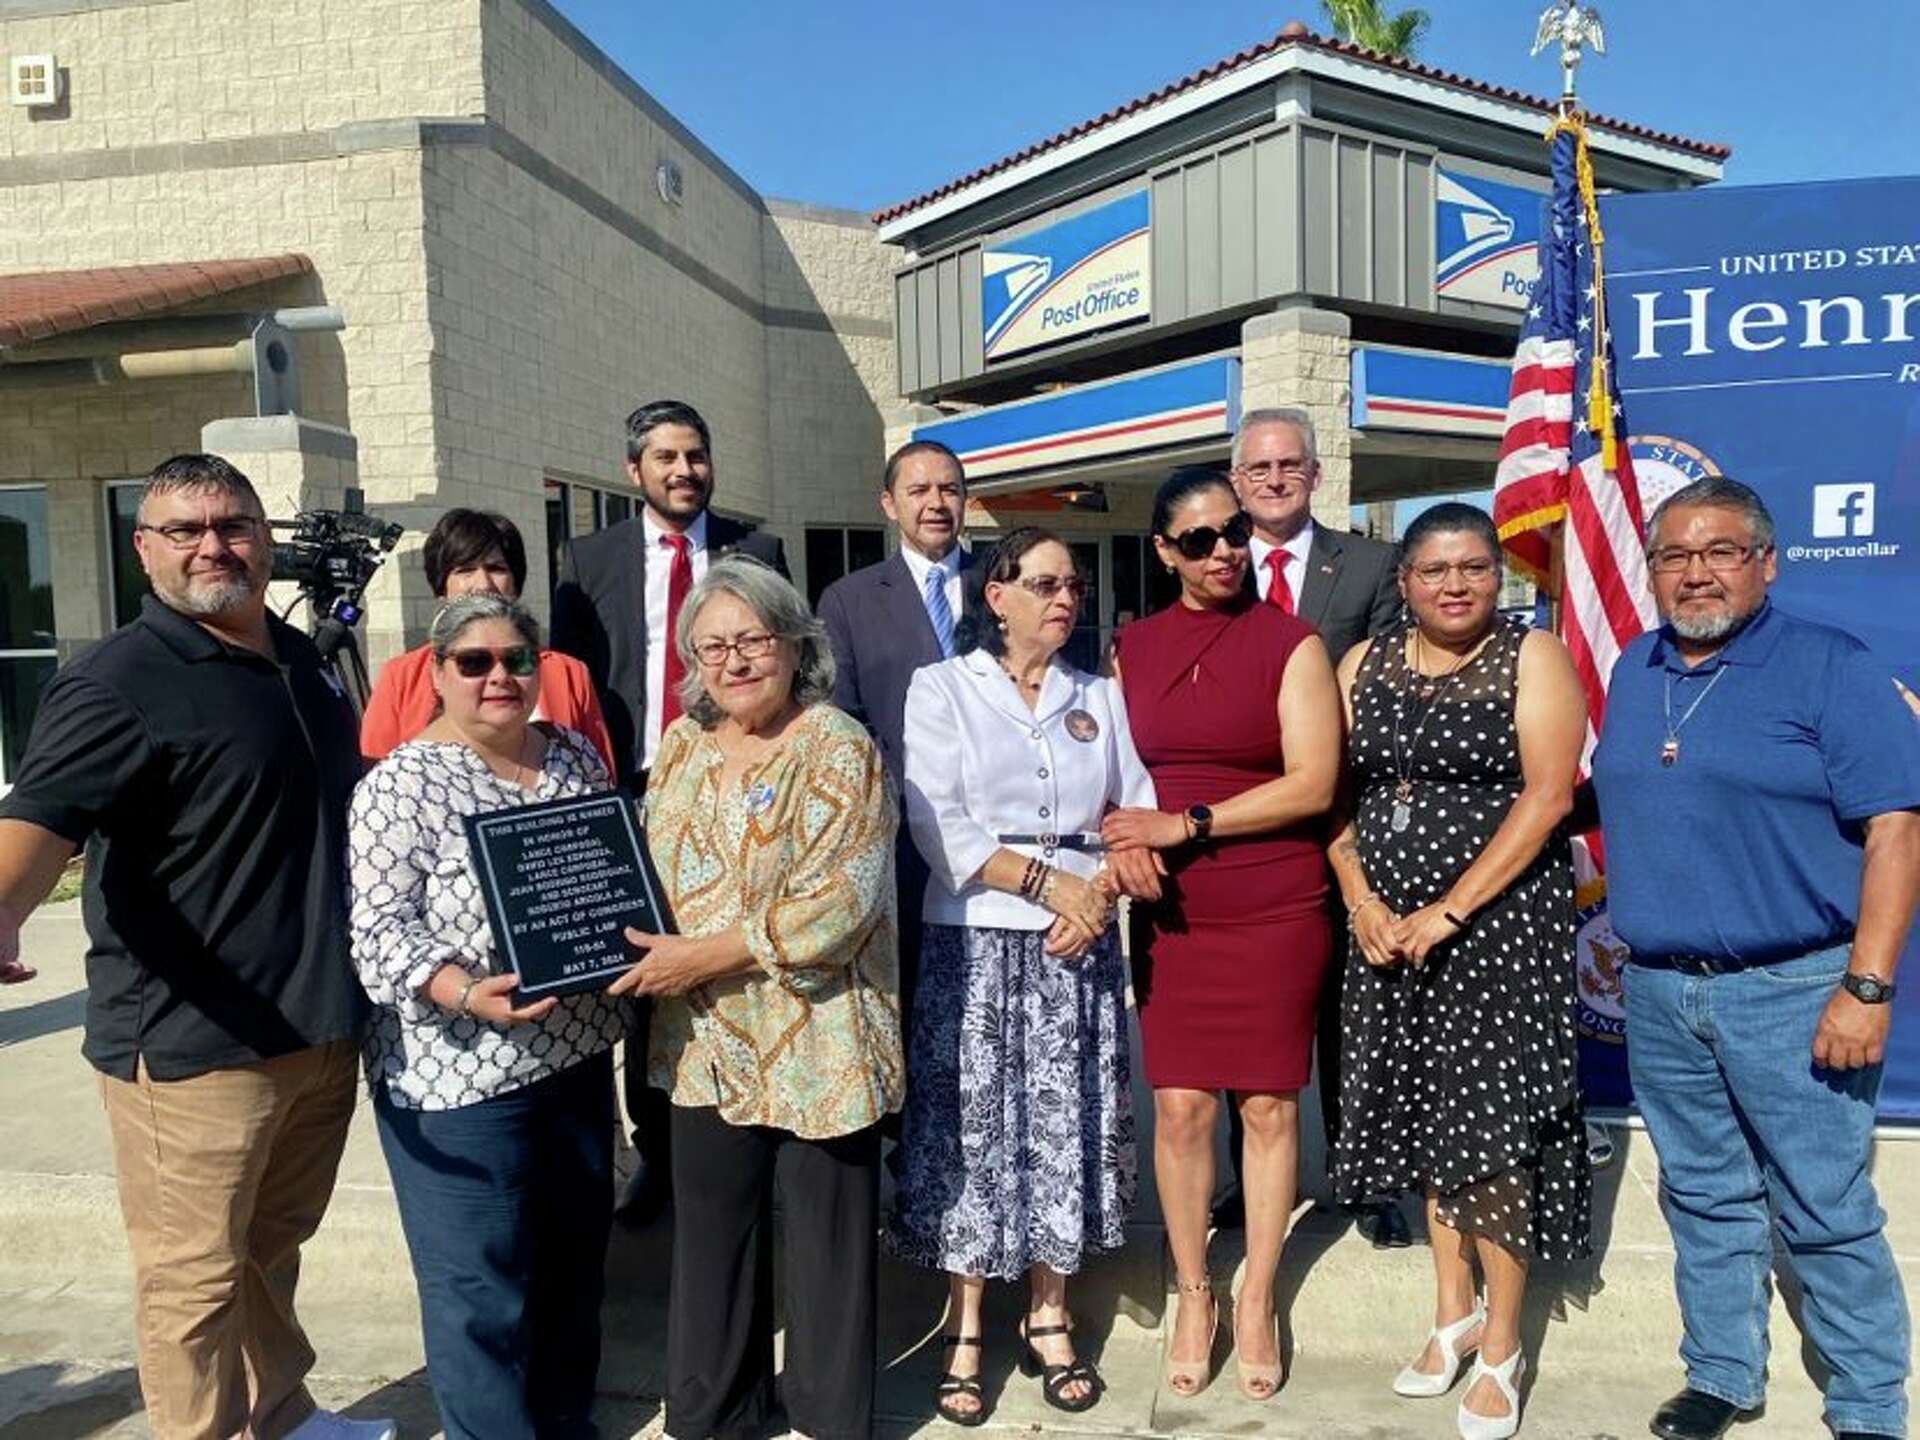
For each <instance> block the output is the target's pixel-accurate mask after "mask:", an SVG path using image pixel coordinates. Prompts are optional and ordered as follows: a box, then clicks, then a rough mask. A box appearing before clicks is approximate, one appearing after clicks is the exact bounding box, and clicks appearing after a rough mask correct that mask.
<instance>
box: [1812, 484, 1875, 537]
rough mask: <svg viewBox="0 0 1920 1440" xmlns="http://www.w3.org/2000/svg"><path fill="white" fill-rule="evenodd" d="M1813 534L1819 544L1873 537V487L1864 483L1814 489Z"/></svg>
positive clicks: (1821, 486) (1824, 486) (1817, 486)
mask: <svg viewBox="0 0 1920 1440" xmlns="http://www.w3.org/2000/svg"><path fill="white" fill-rule="evenodd" d="M1813 534H1814V538H1815V539H1816V540H1820V539H1828V538H1840V539H1851V538H1858V537H1862V536H1866V535H1871V534H1873V486H1871V485H1867V484H1860V483H1853V484H1846V485H1816V486H1814V487H1813Z"/></svg>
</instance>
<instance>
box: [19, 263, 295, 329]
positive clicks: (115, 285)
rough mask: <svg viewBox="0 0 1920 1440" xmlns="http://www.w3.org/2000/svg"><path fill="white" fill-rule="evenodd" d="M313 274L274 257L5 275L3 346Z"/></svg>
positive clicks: (130, 318)
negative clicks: (294, 276)
mask: <svg viewBox="0 0 1920 1440" xmlns="http://www.w3.org/2000/svg"><path fill="white" fill-rule="evenodd" d="M312 273H313V261H311V260H309V259H308V258H307V257H306V256H304V255H271V256H268V257H266V258H265V259H260V260H193V261H184V262H180V263H177V264H170V265H115V266H111V267H108V268H105V269H99V270H49V271H45V272H42V273H40V274H35V275H0V345H26V344H31V343H32V342H33V341H35V340H47V339H51V338H52V337H53V336H55V335H66V334H69V333H71V332H72V331H75V330H87V329H91V328H92V327H93V326H95V325H106V324H109V323H111V322H113V321H116V320H142V319H146V318H147V317H149V316H153V315H162V314H165V313H166V312H168V311H170V310H177V309H179V308H180V307H181V306H183V305H187V304H190V303H191V302H193V301H195V300H204V299H207V298H208V297H209V296H213V295H224V294H227V293H228V292H229V291H233V290H245V289H247V288H248V287H250V286H253V285H264V284H266V283H267V282H268V281H270V280H280V279H284V278H285V277H287V276H289V275H310V274H312Z"/></svg>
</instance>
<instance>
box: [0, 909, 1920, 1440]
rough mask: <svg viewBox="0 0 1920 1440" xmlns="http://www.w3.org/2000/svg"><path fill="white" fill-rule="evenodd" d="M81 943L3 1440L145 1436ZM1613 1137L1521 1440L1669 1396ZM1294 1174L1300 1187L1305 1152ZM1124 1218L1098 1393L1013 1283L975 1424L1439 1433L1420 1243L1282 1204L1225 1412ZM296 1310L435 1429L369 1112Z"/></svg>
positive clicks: (635, 1276) (909, 1392) (612, 1276)
mask: <svg viewBox="0 0 1920 1440" xmlns="http://www.w3.org/2000/svg"><path fill="white" fill-rule="evenodd" d="M83 948H84V941H83V938H82V934H81V928H80V920H79V912H78V906H77V905H74V904H66V905H60V906H55V907H51V908H49V909H48V910H45V911H43V912H42V913H41V914H40V915H38V916H36V917H35V919H34V920H33V921H32V922H31V923H30V925H29V926H28V931H27V937H26V950H27V957H28V959H29V960H30V961H31V962H32V963H34V964H36V965H38V966H39V967H40V970H41V975H40V978H39V979H38V980H37V981H34V982H32V983H31V984H28V985H22V986H11V987H7V988H5V989H0V1093H4V1095H5V1097H6V1115H5V1119H4V1121H0V1235H4V1236H5V1237H6V1239H5V1242H4V1246H0V1440H14V1437H33V1440H65V1437H79V1436H90V1435H111V1436H145V1435H146V1434H147V1433H148V1432H147V1429H146V1427H145V1425H144V1422H143V1421H142V1420H141V1418H140V1402H139V1392H138V1387H137V1384H136V1383H135V1379H134V1375H133V1370H132V1354H133V1345H132V1331H131V1298H130V1285H131V1282H130V1274H129V1269H128V1265H127V1259H126V1250H125V1243H124V1240H123V1238H122V1232H121V1222H120V1214H119V1207H118V1201H117V1199H116V1197H115V1192H114V1185H113V1174H112V1165H111V1152H110V1149H109V1145H108V1140H107V1131H106V1123H105V1119H104V1116H103V1115H102V1113H101V1109H100V1103H99V1099H98V1095H97V1091H96V1088H95V1083H94V1079H93V1074H92V1071H91V1070H90V1069H89V1068H88V1066H87V1065H86V1063H85V1062H84V1061H83V1060H82V1059H81V1058H80V1054H79V1042H80V1028H79V1027H80V1020H81V1004H82V998H83V993H82V988H81V968H80V956H81V953H82V951H83ZM1308 1128H1309V1130H1311V1128H1312V1127H1311V1126H1309V1127H1308ZM1621 1138H1622V1140H1623V1141H1624V1144H1623V1145H1622V1154H1621V1156H1620V1158H1619V1159H1618V1160H1616V1162H1615V1163H1614V1164H1613V1165H1612V1166H1611V1167H1610V1168H1609V1169H1608V1170H1607V1171H1606V1172H1604V1173H1603V1175H1602V1176H1601V1177H1600V1179H1599V1182H1598V1184H1597V1187H1596V1194H1595V1199H1594V1211H1595V1225H1596V1231H1597V1237H1596V1238H1597V1241H1598V1255H1597V1257H1596V1258H1595V1260H1594V1261H1593V1262H1591V1263H1590V1264H1587V1265H1583V1266H1579V1267H1572V1268H1568V1269H1553V1268H1546V1267H1543V1268H1542V1269H1541V1271H1540V1272H1539V1273H1538V1274H1537V1275H1536V1276H1535V1280H1534V1284H1533V1286H1532V1290H1531V1293H1530V1302H1529V1307H1528V1312H1527V1319H1526V1326H1525V1330H1526V1344H1527V1349H1528V1355H1529V1361H1530V1368H1531V1369H1532V1371H1533V1374H1532V1375H1531V1376H1530V1377H1529V1378H1530V1390H1531V1393H1530V1395H1529V1397H1528V1401H1527V1410H1526V1424H1525V1427H1524V1429H1523V1431H1522V1433H1523V1434H1524V1435H1527V1436H1534V1437H1542V1440H1545V1437H1568V1440H1571V1437H1592V1440H1600V1437H1611V1436H1629V1435H1642V1434H1645V1433H1646V1421H1647V1417H1648V1416H1649V1415H1650V1414H1651V1412H1652V1409H1653V1407H1654V1406H1655V1405H1656V1404H1658V1403H1659V1401H1660V1400H1661V1399H1663V1398H1665V1396H1666V1395H1668V1394H1669V1393H1671V1392H1672V1391H1673V1390H1675V1389H1677V1388H1678V1386H1679V1380H1680V1371H1679V1365H1678V1362H1677V1360H1676V1359H1675V1345H1676V1343H1677V1340H1678V1329H1679V1322H1678V1317H1677V1314H1676V1313H1675V1310H1674V1305H1673V1299H1672V1291H1671V1267H1672V1251H1671V1247H1670V1245H1669V1242H1668V1239H1667V1234H1666V1229H1665V1226H1664V1224H1663V1222H1662V1221H1661V1219H1660V1216H1659V1213H1658V1209H1657V1206H1656V1204H1655V1201H1654V1183H1655V1172H1654V1166H1653V1160H1652V1154H1651V1150H1650V1148H1649V1147H1648V1146H1647V1144H1646V1142H1645V1137H1644V1136H1641V1135H1637V1134H1636V1135H1623V1136H1622V1137H1621ZM1142 1168H1143V1171H1144V1170H1145V1169H1146V1165H1145V1163H1144V1148H1143V1166H1142ZM1306 1168H1307V1170H1308V1172H1309V1173H1310V1174H1311V1173H1313V1172H1314V1171H1315V1165H1314V1163H1313V1159H1312V1157H1311V1156H1310V1157H1309V1158H1308V1163H1307V1166H1306ZM1876 1172H1877V1175H1878V1178H1879V1183H1880V1186H1881V1198H1882V1201H1883V1203H1885V1205H1886V1207H1887V1209H1888V1210H1889V1211H1890V1212H1891V1213H1892V1215H1893V1220H1892V1237H1893V1241H1894V1246H1895V1250H1896V1252H1897V1253H1898V1255H1899V1256H1900V1260H1901V1266H1902V1270H1903V1274H1905V1275H1906V1276H1907V1277H1908V1280H1909V1288H1911V1280H1912V1277H1914V1276H1915V1275H1920V1206H1917V1205H1916V1204H1915V1203H1914V1202H1915V1201H1916V1200H1917V1199H1920V1145H1915V1144H1908V1143H1897V1142H1889V1143H1885V1144H1883V1145H1882V1146H1881V1147H1880V1153H1879V1156H1878V1159H1877V1166H1876ZM1143 1183H1145V1181H1144V1176H1143ZM1142 1210H1143V1220H1142V1223H1141V1224H1140V1225H1139V1226H1137V1227H1136V1231H1135V1234H1134V1238H1133V1241H1132V1243H1131V1244H1130V1245H1129V1246H1128V1247H1127V1249H1125V1250H1124V1251H1122V1252H1121V1253H1119V1254H1117V1255H1114V1256H1110V1257H1107V1258H1105V1259H1104V1260H1102V1261H1101V1262H1099V1263H1098V1264H1096V1265H1094V1266H1092V1267H1090V1269H1089V1271H1088V1272H1087V1273H1086V1274H1085V1275H1084V1276H1082V1277H1079V1278H1077V1279H1076V1281H1075V1283H1074V1288H1073V1308H1074V1311H1075V1314H1076V1316H1077V1320H1078V1338H1079V1343H1080V1346H1081V1349H1082V1353H1083V1354H1085V1355H1087V1356H1089V1357H1090V1358H1092V1359H1094V1360H1095V1361H1096V1362H1097V1363H1098V1364H1099V1365H1100V1367H1101V1369H1102V1371H1103V1373H1104V1374H1105V1375H1106V1377H1107V1380H1108V1382H1109V1385H1110V1391H1109V1393H1108V1395H1107V1396H1106V1398H1105V1399H1104V1400H1103V1401H1102V1403H1101V1404H1100V1405H1099V1406H1097V1407H1096V1408H1095V1409H1094V1410H1092V1411H1091V1412H1089V1413H1087V1414H1085V1415H1081V1416H1067V1415H1063V1414H1061V1413H1060V1412H1057V1411H1054V1410H1051V1409H1049V1408H1048V1407H1047V1406H1046V1405H1045V1404H1044V1403H1043V1402H1042V1400H1041V1398H1040V1395H1039V1386H1038V1383H1037V1382H1036V1381H1032V1380H1027V1379H1024V1378H1023V1377H1021V1376H1020V1375H1019V1374H1018V1373H1017V1372H1016V1371H1015V1369H1014V1359H1015V1342H1014V1339H1013V1327H1014V1324H1015V1321H1016V1320H1017V1318H1018V1315H1019V1299H1018V1297H1017V1295H1016V1294H1015V1293H1014V1292H1013V1290H1012V1288H1011V1287H1006V1286H999V1287H995V1288H994V1290H993V1291H992V1292H991V1294H990V1297H989V1308H988V1318H987V1336H988V1342H989V1345H988V1350H987V1360H986V1384H987V1393H988V1397H989V1401H990V1403H991V1404H992V1406H993V1419H992V1423H991V1426H990V1427H989V1428H990V1429H991V1430H996V1431H1011V1430H1016V1429H1017V1430H1021V1431H1027V1432H1034V1431H1041V1430H1044V1431H1046V1432H1049V1433H1054V1434H1061V1435H1078V1436H1089V1437H1091V1436H1108V1435H1115V1436H1117V1435H1195V1436H1203V1435H1218V1436H1244V1435H1253V1434H1259V1435H1271V1436H1280V1437H1326V1440H1360V1437H1369V1440H1397V1437H1433V1440H1445V1437H1450V1436H1452V1435H1453V1434H1454V1426H1453V1408H1454V1404H1455V1403H1456V1401H1457V1398H1458V1393H1459V1392H1458V1391H1457V1390H1456V1392H1455V1395H1454V1397H1451V1398H1449V1399H1447V1400H1440V1401H1427V1402H1418V1401H1406V1400H1400V1399H1398V1398H1396V1397H1395V1396H1394V1395H1393V1394H1392V1393H1391V1392H1390V1391H1389V1390H1388V1388H1387V1385H1388V1380H1389V1379H1390V1377H1391V1376H1392V1374H1393V1372H1394V1370H1395V1369H1397V1368H1398V1367H1399V1366H1400V1365H1401V1364H1403V1363H1404V1362H1405V1360H1406V1359H1407V1357H1408V1356H1409V1355H1411V1354H1412V1353H1413V1351H1414V1350H1415V1349H1416V1348H1417V1345H1418V1343H1419V1340H1420V1337H1421V1336H1422V1334H1423V1332H1424V1329H1425V1324H1426V1321H1427V1312H1428V1307H1429V1306H1430V1305H1431V1292H1430V1288H1429V1284H1430V1282H1429V1271H1428V1266H1427V1259H1426V1254H1425V1251H1424V1249H1423V1248H1421V1247H1419V1246H1416V1247H1415V1248H1413V1249H1411V1250H1402V1251H1397V1252H1382V1251H1375V1250H1374V1249H1372V1248H1371V1246H1369V1245H1368V1244H1367V1243H1366V1242H1365V1241H1364V1240H1363V1239H1361V1238H1360V1237H1359V1236H1358V1235H1356V1234H1354V1233H1353V1232H1352V1231H1351V1230H1350V1229H1349V1228H1348V1226H1347V1225H1346V1224H1345V1222H1344V1221H1342V1220H1340V1219H1339V1218H1338V1217H1337V1216H1335V1215H1333V1214H1331V1213H1329V1212H1327V1211H1325V1210H1320V1209H1314V1208H1312V1207H1311V1206H1309V1205H1305V1204H1303V1212H1304V1213H1303V1218H1302V1220H1301V1222H1300V1224H1299V1225H1298V1227H1297V1228H1296V1230H1295V1232H1294V1235H1293V1236H1292V1238H1291V1239H1290V1241H1289V1244H1288V1249H1287V1254H1286V1258H1285V1260H1284V1261H1283V1263H1282V1276H1283V1279H1282V1295H1283V1304H1284V1306H1285V1309H1286V1318H1287V1331H1288V1333H1287V1336H1286V1350H1287V1353H1288V1359H1289V1372H1290V1373H1289V1378H1288V1381H1287V1384H1286V1387H1285V1389H1284V1390H1283V1391H1282V1393H1281V1395H1280V1396H1279V1397H1278V1398H1276V1399H1275V1400H1273V1401H1272V1402H1270V1403H1268V1404H1265V1405H1257V1404H1254V1403H1253V1402H1251V1401H1248V1400H1246V1399H1244V1398H1242V1397H1241V1395H1240V1394H1239V1392H1238V1389H1237V1387H1236V1386H1235V1384H1234V1377H1233V1367H1232V1360H1231V1355H1230V1353H1229V1338H1228V1337H1229V1336H1230V1333H1231V1331H1230V1325H1231V1310H1230V1307H1229V1308H1226V1309H1225V1310H1224V1311H1223V1316H1222V1325H1221V1329H1222V1334H1221V1343H1220V1348H1219V1350H1218V1351H1217V1352H1216V1359H1217V1361H1218V1362H1219V1364H1220V1365H1222V1366H1223V1367H1224V1368H1223V1370H1222V1371H1221V1373H1220V1375H1219V1377H1218V1378H1217V1379H1216V1380H1215V1382H1214V1383H1213V1385H1212V1386H1211V1388H1209V1389H1208V1390H1207V1392H1206V1393H1205V1394H1203V1395H1202V1396H1200V1397H1198V1398H1197V1399H1194V1400H1184V1399H1182V1398H1180V1397H1178V1396H1175V1395H1173V1394H1172V1393H1171V1392H1170V1391H1168V1390H1166V1389H1165V1387H1164V1386H1163V1384H1162V1383H1161V1373H1162V1353H1163V1346H1164V1341H1165V1337H1164V1334H1163V1326H1162V1317H1163V1313H1164V1310H1165V1299H1166V1290H1167V1283H1168V1282H1167V1276H1166V1272H1165V1270H1164V1267H1163V1264H1162V1259H1161V1254H1162V1251H1161V1242H1160V1234H1159V1230H1158V1227H1157V1225H1155V1224H1154V1223H1153V1221H1152V1215H1151V1207H1150V1205H1147V1204H1143V1207H1142ZM1238 1238H1239V1237H1238V1236H1237V1235H1227V1234H1222V1235H1220V1236H1218V1237H1216V1242H1215V1249H1214V1261H1213V1269H1214V1273H1215V1275H1216V1276H1217V1277H1220V1285H1221V1289H1222V1293H1223V1295H1225V1294H1227V1293H1229V1290H1230V1279H1229V1277H1230V1276H1231V1275H1232V1274H1233V1273H1234V1271H1235V1269H1236V1268H1237V1265H1238V1261H1239V1258H1240V1257H1239V1254H1238V1246H1237V1242H1238ZM668 1240H669V1230H668V1228H667V1225H666V1224H664V1223H663V1224H661V1225H659V1226H656V1227H654V1228H653V1229H652V1230H650V1231H647V1232H645V1233H641V1234H630V1233H626V1232H622V1231H616V1233H615V1240H614V1245H613V1248H612V1252H611V1254H610V1255H609V1258H608V1305H607V1311H606V1327H607V1334H606V1345H605V1351H604V1358H603V1363H602V1366H601V1386H602V1390H603V1392H604V1393H603V1402H602V1422H603V1426H604V1429H605V1433H606V1434H607V1435H608V1436H609V1437H624V1436H631V1435H655V1434H658V1433H659V1403H658V1396H659V1394H660V1390H661V1379H662V1375H661V1366H662V1361H663V1358H664V1343H663V1341H664V1329H663V1326H664V1314H665V1305H664V1300H665V1291H666V1274H667V1267H666V1259H667V1245H668ZM300 1294H301V1312H302V1315H303V1317H304V1319H305V1322H306V1324H307V1327H308V1330H309V1332H310V1335H311V1337H312V1339H313V1342H314V1345H315V1348H316V1350H317V1351H318V1352H319V1356H320V1360H319V1368H318V1374H317V1376H316V1379H315V1389H316V1392H317V1393H318V1394H319V1395H320V1397H321V1399H322V1402H323V1403H325V1404H329V1405H334V1406H337V1407H339V1408H344V1409H351V1410H352V1411H353V1412H354V1413H356V1414H362V1415H393V1416H395V1417H397V1418H399V1419H400V1420H401V1421H402V1424H403V1434H405V1435H407V1436H408V1437H424V1436H429V1435H433V1434H436V1433H438V1430H437V1422H436V1420H435V1415H434V1408H433V1403H432V1398H431V1396H430V1394H429V1393H428V1391H427V1389H426V1385H425V1377H424V1374H423V1372H422V1370H421V1355H420V1339H419V1312H418V1306H417V1303H416V1301H415V1298H414V1294H413V1285H412V1277H411V1273H410V1270H409V1267H408V1263H407V1256H406V1250H405V1246H404V1243H403V1242H402V1240H401V1236H400V1229H399V1223H398V1219H397V1217H396V1215H395V1213H394V1208H393V1199H392V1194H391V1190H390V1188H389V1186H388V1183H387V1176H386V1170H385V1166H384V1164H383V1162H382V1160H381V1157H380V1153H379V1146H378V1143H377V1141H376V1139H375V1137H374V1134H373V1127H372V1123H371V1116H370V1114H368V1112H367V1108H366V1105H365V1102H364V1101H363V1102H362V1106H361V1112H360V1114H359V1115H358V1116H357V1118H356V1121H355V1126H354V1130H353V1134H352V1137H351V1139H350V1142H349V1145H348V1149H347V1155H346V1160H345V1162H344V1164H343V1166H342V1169H341V1175H340V1183H339V1187H338V1189H337V1191H336V1194H335V1198H334V1202H333V1205H332V1208H331V1210H330V1211H329V1214H328V1218H327V1222H326V1224H325V1226H324V1227H323V1228H322V1230H321V1232H320V1234H319V1235H318V1236H316V1237H315V1239H314V1241H313V1243H312V1244H311V1245H310V1246H309V1247H308V1249H307V1251H306V1262H305V1270H304V1276H303V1279H302V1282H301V1292H300ZM944 1294H945V1287H944V1283H943V1282H942V1280H941V1279H940V1278H939V1277H937V1276H933V1275H929V1274H927V1273H925V1272H922V1271H917V1270H912V1269H909V1268H907V1267H904V1266H899V1265H893V1264H889V1265H887V1266H886V1267H885V1268H884V1271H883V1275H882V1294H881V1317H882V1337H881V1353H882V1361H883V1365H884V1369H883V1371H882V1374H881V1380H880V1412H881V1414H882V1416H883V1417H884V1423H883V1427H882V1428H883V1432H884V1433H885V1434H887V1435H889V1436H904V1435H909V1434H919V1433H923V1432H926V1433H933V1432H941V1431H946V1432H947V1433H953V1432H952V1429H951V1427H948V1426H946V1425H944V1424H943V1423H942V1422H940V1421H938V1420H937V1419H935V1418H934V1414H933V1406H932V1399H931V1387H932V1381H933V1377H934V1374H935V1372H936V1371H937V1369H938V1367H939V1360H940V1356H939V1353H938V1351H939V1347H938V1342H937V1335H938V1327H939V1323H940V1319H941V1310H942V1306H943V1303H944ZM1773 1332H1774V1353H1775V1366H1774V1369H1775V1376H1774V1381H1773V1392H1772V1396H1771V1399H1770V1402H1769V1411H1768V1414H1767V1415H1766V1416H1765V1417H1764V1418H1763V1419H1761V1420H1759V1421H1757V1422H1755V1423H1753V1424H1751V1425H1747V1426H1743V1427H1741V1428H1740V1429H1739V1430H1737V1431H1736V1432H1735V1434H1736V1435H1738V1436H1740V1437H1742V1440H1745V1437H1762V1436H1783V1437H1784V1436H1793V1437H1809V1436H1819V1435H1822V1434H1824V1433H1825V1431H1824V1427H1823V1426H1822V1425H1821V1424H1820V1422H1819V1414H1820V1404H1819V1392H1818V1389H1817V1387H1816V1385H1815V1382H1814V1381H1813V1379H1812V1378H1811V1377H1810V1375H1809V1373H1808V1372H1809V1366H1810V1364H1811V1363H1812V1362H1811V1360H1810V1356H1809V1355H1808V1354H1807V1353H1805V1350H1804V1346H1803V1345H1802V1342H1801V1338H1800V1335H1799V1333H1798V1331H1797V1330H1796V1329H1795V1327H1794V1325H1793V1323H1792V1320H1791V1318H1790V1316H1789V1314H1788V1308H1787V1305H1786V1304H1785V1303H1784V1302H1782V1301H1776V1304H1775V1314H1774V1325H1773Z"/></svg>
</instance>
